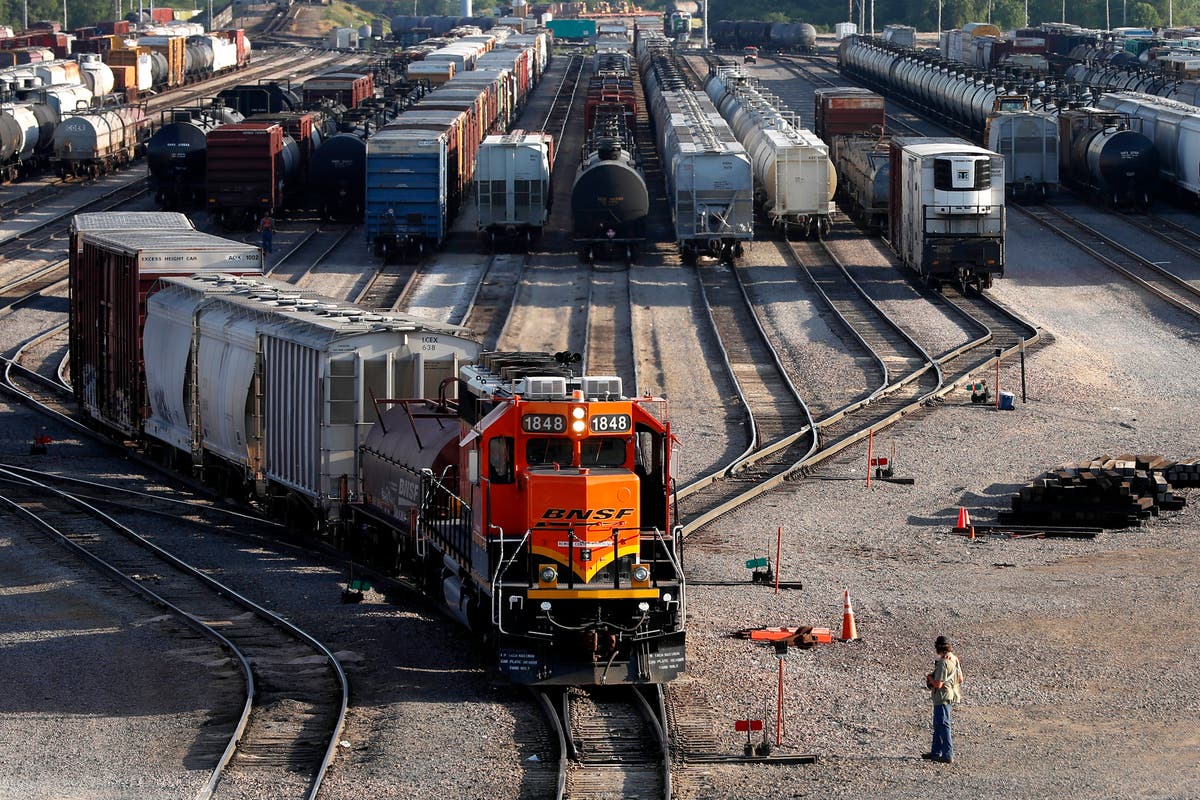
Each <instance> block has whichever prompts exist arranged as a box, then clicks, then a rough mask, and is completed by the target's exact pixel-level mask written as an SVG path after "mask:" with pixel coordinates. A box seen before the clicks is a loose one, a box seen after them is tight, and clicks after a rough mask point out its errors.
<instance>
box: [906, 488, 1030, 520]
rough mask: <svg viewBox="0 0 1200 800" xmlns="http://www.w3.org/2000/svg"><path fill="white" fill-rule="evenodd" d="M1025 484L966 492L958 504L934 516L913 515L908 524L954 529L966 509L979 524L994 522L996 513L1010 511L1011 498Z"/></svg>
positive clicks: (910, 516)
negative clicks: (962, 511)
mask: <svg viewBox="0 0 1200 800" xmlns="http://www.w3.org/2000/svg"><path fill="white" fill-rule="evenodd" d="M1024 485H1025V484H1023V483H993V484H992V485H991V486H988V487H987V488H986V489H984V490H983V491H982V492H964V493H963V495H962V496H961V497H960V498H959V501H958V504H957V505H954V506H950V507H949V508H946V509H943V510H941V511H939V512H937V513H936V514H934V515H932V516H924V517H922V516H917V515H915V514H911V515H909V517H908V524H909V525H913V526H916V527H920V528H953V527H954V525H955V523H956V522H958V510H959V509H960V508H965V509H966V510H967V512H968V513H969V514H970V515H971V519H972V520H973V521H975V522H977V523H980V522H984V521H987V522H993V521H994V520H995V516H996V513H997V512H999V511H1004V510H1008V509H1009V508H1010V507H1011V505H1012V503H1011V501H1010V498H1011V497H1012V495H1014V494H1016V493H1017V492H1019V491H1020V490H1021V487H1022V486H1024Z"/></svg>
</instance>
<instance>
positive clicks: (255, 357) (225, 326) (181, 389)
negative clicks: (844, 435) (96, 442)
mask: <svg viewBox="0 0 1200 800" xmlns="http://www.w3.org/2000/svg"><path fill="white" fill-rule="evenodd" d="M163 254H175V255H176V256H183V257H185V258H184V259H180V258H178V257H177V258H175V259H172V260H170V261H165V260H164V259H163V258H162V255H163ZM255 254H257V248H253V247H247V246H245V245H242V244H241V243H238V242H232V241H228V240H223V239H218V238H217V237H212V236H207V235H206V234H202V233H198V232H196V231H194V230H192V229H191V228H190V227H189V226H188V225H187V224H186V220H183V219H180V215H169V214H161V213H155V214H111V215H110V214H95V215H79V216H78V217H77V218H76V225H75V226H74V228H73V231H72V244H71V270H70V274H71V281H72V292H71V296H72V297H73V298H80V297H81V296H82V295H84V294H85V293H87V292H88V291H92V290H97V291H99V292H100V293H101V294H100V295H97V296H106V297H114V298H115V296H116V295H120V296H125V294H126V291H125V290H127V289H130V288H134V289H136V287H143V289H142V297H143V299H142V301H141V302H140V303H138V302H134V303H128V302H123V303H117V304H115V305H113V306H112V307H111V311H112V312H113V313H112V314H110V315H109V316H108V317H107V318H106V319H107V321H108V322H110V323H111V325H96V324H94V322H95V314H96V309H97V308H98V307H99V304H98V303H94V302H92V303H85V302H82V301H76V302H73V303H72V307H71V326H70V342H71V360H72V377H73V383H74V386H75V391H76V396H77V398H78V400H79V403H80V407H81V410H82V411H83V413H84V414H85V416H87V417H88V418H89V419H90V420H91V421H92V422H93V423H94V424H95V425H97V426H98V427H100V428H102V429H106V430H110V431H114V432H116V433H117V434H118V435H119V436H120V437H121V438H122V439H130V440H133V441H134V442H135V443H136V444H137V445H138V446H139V447H141V448H143V449H144V450H145V451H147V452H149V453H150V454H151V455H153V456H155V457H158V458H159V459H161V460H162V461H163V462H165V463H169V464H172V465H176V466H178V467H180V468H182V469H184V470H185V471H188V472H190V473H192V474H196V475H199V476H200V477H201V478H202V479H204V480H205V481H206V482H208V483H209V484H210V485H213V486H215V487H218V488H219V490H220V491H221V492H222V493H223V494H225V495H226V496H229V497H231V498H234V499H239V500H250V501H251V502H252V503H254V504H255V505H256V506H258V507H259V508H261V509H263V510H264V511H265V512H266V513H267V514H269V515H270V517H271V518H273V519H277V520H280V521H284V522H286V523H287V524H288V525H289V526H290V527H292V528H294V529H295V528H303V527H308V528H310V529H312V530H314V531H315V532H316V533H318V534H319V535H322V536H324V537H326V539H327V541H331V542H333V543H335V544H336V545H338V546H340V547H342V548H344V549H345V550H347V551H348V552H350V553H351V554H352V555H353V556H354V557H355V558H356V559H358V560H360V561H364V562H367V563H369V564H371V565H372V566H374V567H376V568H378V569H381V570H386V571H388V572H390V573H395V572H397V571H400V570H405V571H407V572H409V573H410V574H411V575H413V576H414V577H415V578H416V579H417V581H418V582H419V584H420V585H421V586H422V587H423V588H424V590H425V591H426V592H427V593H428V594H429V595H430V597H431V598H433V599H434V600H435V601H436V602H439V603H441V604H443V605H444V606H445V607H446V609H447V610H448V611H449V613H450V614H452V615H453V616H454V617H456V618H457V619H458V620H460V621H461V622H462V623H463V624H464V625H466V626H467V627H469V628H470V629H471V630H472V631H473V632H475V633H476V634H478V635H480V636H481V637H482V638H484V640H485V641H487V642H488V643H489V645H490V648H491V650H492V652H493V653H494V654H495V656H496V659H497V662H498V667H499V669H500V671H501V672H502V673H503V674H505V675H506V676H508V677H509V678H510V679H511V680H513V681H514V682H516V683H522V684H543V685H549V684H555V685H591V684H608V685H614V684H640V683H661V682H665V681H669V680H671V679H673V678H675V677H677V676H678V675H680V674H681V673H682V672H683V670H684V667H685V620H686V612H687V607H686V595H685V590H686V584H685V580H684V576H683V572H682V569H681V558H682V553H681V546H682V536H681V534H680V530H679V527H678V521H677V512H676V510H675V508H674V505H673V503H672V487H673V484H674V481H673V456H674V453H673V447H672V442H673V441H674V438H673V436H672V433H671V426H670V422H669V419H668V415H667V406H666V402H665V401H664V400H662V399H660V398H654V397H651V396H649V395H645V396H638V397H634V398H629V397H626V396H625V393H624V391H623V387H622V384H621V380H620V379H619V378H615V377H609V376H589V375H575V374H573V371H572V369H571V364H572V363H573V362H575V361H577V357H575V358H572V357H571V356H570V354H558V356H552V355H549V354H540V353H481V352H480V351H479V346H478V344H477V343H476V342H475V341H474V340H473V339H472V338H471V337H470V336H469V335H467V333H466V332H465V331H464V330H463V329H460V328H455V327H452V326H447V325H441V324H437V323H430V322H428V321H426V320H420V319H417V318H414V317H408V316H406V315H402V314H387V315H382V314H375V313H372V312H370V311H367V310H365V309H362V308H358V307H355V306H352V305H350V304H347V303H344V302H342V301H338V300H335V299H333V298H328V297H322V296H319V295H315V294H312V293H309V292H306V291H304V290H302V289H300V288H298V287H296V286H294V285H292V284H288V283H284V282H281V281H274V280H270V279H267V278H263V277H261V276H256V275H242V276H240V277H239V276H236V275H232V274H230V273H231V272H232V271H234V270H233V269H232V268H233V267H235V265H237V264H241V265H242V267H244V268H245V269H247V270H252V269H253V268H254V267H255V266H258V267H261V261H260V262H259V263H258V264H255V263H254V260H253V258H248V256H251V255H255ZM258 258H261V256H258ZM231 259H232V260H231ZM181 261H182V262H183V263H184V264H186V267H187V268H188V269H192V268H194V269H195V271H196V273H197V274H186V275H180V274H179V266H178V264H179V263H180V262H181ZM222 264H226V265H229V266H230V267H231V269H228V270H223V271H219V270H218V267H219V265H222ZM172 271H174V272H172ZM121 287H124V288H121ZM105 292H108V294H105ZM113 293H115V294H113ZM129 296H132V297H137V296H138V292H137V291H134V292H133V293H131V294H130V295H129ZM213 354H218V355H219V357H213ZM142 364H144V369H140V368H139V365H142ZM631 394H636V393H631ZM383 398H389V399H383ZM231 412H232V413H231Z"/></svg>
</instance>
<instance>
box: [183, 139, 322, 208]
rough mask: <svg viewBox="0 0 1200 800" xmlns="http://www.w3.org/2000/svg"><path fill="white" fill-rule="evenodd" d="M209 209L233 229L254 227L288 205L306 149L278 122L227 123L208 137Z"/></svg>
mask: <svg viewBox="0 0 1200 800" xmlns="http://www.w3.org/2000/svg"><path fill="white" fill-rule="evenodd" d="M205 140H206V146H207V150H208V177H207V180H206V187H205V188H206V194H207V195H208V203H207V205H208V210H209V213H211V214H212V215H213V216H214V217H215V218H216V219H217V221H218V222H220V223H221V224H222V225H225V226H228V227H247V226H253V225H254V224H256V223H257V222H258V220H260V219H262V217H263V215H264V214H276V213H278V212H279V211H280V210H281V209H282V208H283V206H284V198H285V193H286V192H287V191H288V189H289V188H290V184H291V183H292V182H293V181H294V180H295V179H296V177H298V174H299V168H300V148H299V146H298V145H297V144H296V141H295V140H294V139H292V137H290V136H288V135H286V134H285V133H284V131H283V127H282V126H280V125H279V124H277V123H274V122H240V123H237V124H236V125H222V126H221V127H219V128H214V129H212V130H211V131H209V132H208V135H207V136H206V137H205Z"/></svg>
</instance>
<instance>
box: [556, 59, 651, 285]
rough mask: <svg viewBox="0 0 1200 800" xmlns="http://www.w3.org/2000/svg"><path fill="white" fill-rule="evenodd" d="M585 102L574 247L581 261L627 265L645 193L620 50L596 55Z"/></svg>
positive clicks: (642, 220) (633, 104)
mask: <svg viewBox="0 0 1200 800" xmlns="http://www.w3.org/2000/svg"><path fill="white" fill-rule="evenodd" d="M595 60H596V68H595V71H594V72H593V75H592V77H591V79H590V81H589V83H588V90H587V99H586V100H585V101H584V114H583V120H584V122H583V124H584V131H585V134H584V143H583V153H582V157H581V159H580V164H579V170H578V172H576V174H575V182H574V184H573V185H572V187H571V217H572V220H573V222H574V240H575V246H576V248H577V249H578V251H579V257H580V258H581V259H582V260H583V261H586V262H589V263H590V262H592V261H594V260H596V259H597V258H600V259H607V258H623V259H624V260H625V263H626V264H631V263H632V262H633V260H634V259H635V258H637V254H638V249H639V248H640V247H641V245H642V242H643V241H644V240H645V237H646V217H647V216H648V215H649V213H650V193H649V191H647V189H646V177H645V175H644V174H643V173H642V168H641V163H640V160H639V159H638V155H637V145H636V142H635V141H634V135H635V133H634V132H635V131H636V129H637V123H636V117H637V97H636V95H635V92H634V85H633V82H634V80H636V76H635V75H634V72H633V70H632V68H631V61H630V58H629V54H628V53H625V52H609V53H604V52H598V53H597V54H596V57H595Z"/></svg>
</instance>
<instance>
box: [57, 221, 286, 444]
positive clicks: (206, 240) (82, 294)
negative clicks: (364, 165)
mask: <svg viewBox="0 0 1200 800" xmlns="http://www.w3.org/2000/svg"><path fill="white" fill-rule="evenodd" d="M69 256H70V281H69V285H70V334H69V347H70V357H71V383H72V386H73V387H74V391H75V399H76V400H77V401H78V403H79V405H80V408H81V409H82V410H83V412H84V414H85V415H86V416H88V417H89V418H91V419H93V420H95V421H96V422H98V423H100V424H102V425H104V426H105V427H107V428H110V429H112V430H114V431H117V432H120V433H122V434H124V435H126V436H137V435H139V434H140V432H141V428H142V421H143V420H144V419H145V415H146V413H147V409H148V402H147V398H146V392H145V372H144V368H143V364H142V325H143V323H144V321H145V318H146V297H147V296H148V295H149V294H150V293H151V292H152V291H153V289H154V284H155V282H156V281H157V280H158V279H159V278H162V277H164V276H168V275H192V274H195V273H203V272H210V273H227V274H233V275H259V274H262V251H260V250H259V249H258V248H257V247H254V246H252V245H246V244H242V243H241V242H235V241H230V240H228V239H222V238H220V237H218V236H212V235H210V234H207V233H200V232H198V231H196V230H194V229H192V227H191V223H190V222H189V221H188V219H187V217H185V216H184V215H182V214H173V213H160V212H119V213H111V214H79V215H76V217H75V220H74V222H73V223H72V228H71V238H70V252H69Z"/></svg>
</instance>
